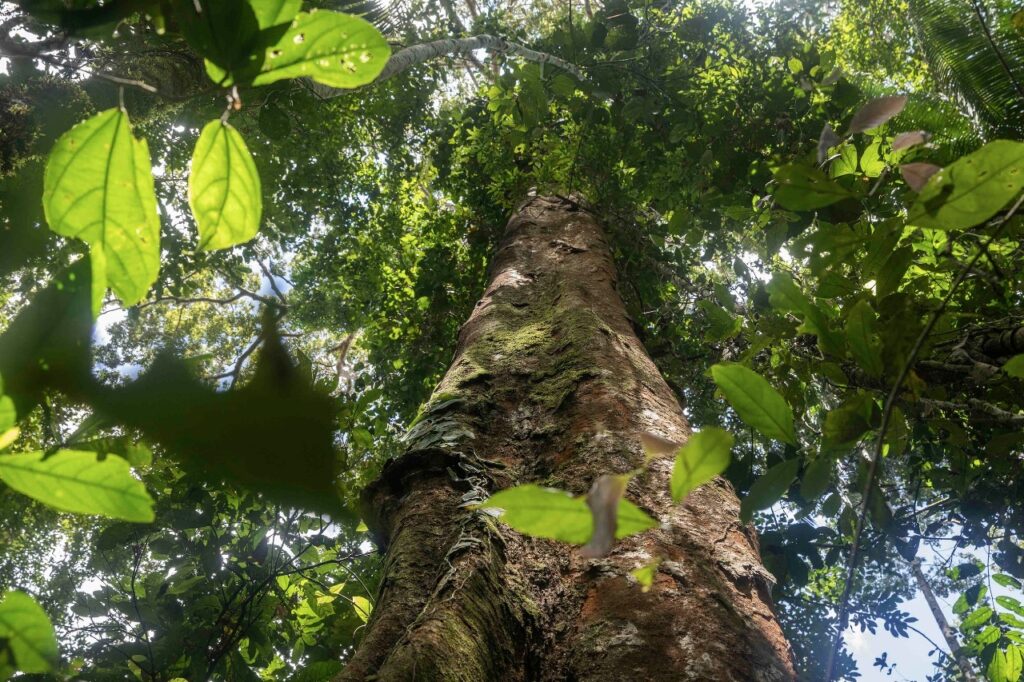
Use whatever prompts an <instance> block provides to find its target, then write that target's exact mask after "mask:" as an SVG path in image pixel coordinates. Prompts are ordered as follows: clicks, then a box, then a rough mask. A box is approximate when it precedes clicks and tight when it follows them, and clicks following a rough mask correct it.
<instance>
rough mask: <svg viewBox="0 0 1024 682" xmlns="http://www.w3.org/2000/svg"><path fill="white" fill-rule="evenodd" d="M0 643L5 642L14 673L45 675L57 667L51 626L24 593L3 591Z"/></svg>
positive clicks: (55, 644) (0, 611) (34, 601)
mask: <svg viewBox="0 0 1024 682" xmlns="http://www.w3.org/2000/svg"><path fill="white" fill-rule="evenodd" d="M0 640H7V649H9V650H10V652H11V653H12V654H14V666H15V669H16V670H19V671H21V672H24V673H46V672H50V671H51V670H53V668H54V666H56V665H57V637H56V635H55V634H54V631H53V625H52V624H50V619H49V617H48V616H47V615H46V611H43V607H41V606H40V605H39V604H38V603H36V600H35V599H33V598H32V597H30V596H28V595H27V594H25V593H24V592H17V591H12V592H7V593H6V594H4V597H3V599H2V600H0Z"/></svg>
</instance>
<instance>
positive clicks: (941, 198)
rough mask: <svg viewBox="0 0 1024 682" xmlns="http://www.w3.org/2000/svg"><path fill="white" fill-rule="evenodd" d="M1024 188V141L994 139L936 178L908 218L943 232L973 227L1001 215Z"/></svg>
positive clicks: (932, 179)
mask: <svg viewBox="0 0 1024 682" xmlns="http://www.w3.org/2000/svg"><path fill="white" fill-rule="evenodd" d="M1022 188H1024V142H1013V141H1011V140H994V141H992V142H989V143H988V144H987V145H985V146H984V147H982V148H981V149H979V150H978V151H976V152H974V153H972V154H968V155H967V156H964V157H962V158H960V159H957V160H956V161H954V162H953V163H951V164H950V165H948V166H946V167H945V168H943V169H942V170H940V171H938V172H937V173H935V175H933V176H932V177H931V178H930V179H929V180H928V183H927V184H926V185H925V186H924V189H922V190H921V194H920V195H918V197H917V201H915V202H914V203H913V205H912V206H911V207H910V212H909V214H908V216H907V219H908V221H909V222H910V223H911V224H912V225H919V226H921V227H931V228H935V229H939V230H957V229H964V228H968V227H973V226H975V225H977V224H979V223H982V222H984V221H986V220H988V219H989V218H991V217H992V216H994V215H995V214H996V213H998V212H999V211H1000V210H1002V208H1003V207H1004V206H1006V204H1007V202H1009V201H1010V199H1012V198H1013V197H1015V196H1016V195H1017V194H1018V193H1019V192H1020V191H1021V189H1022Z"/></svg>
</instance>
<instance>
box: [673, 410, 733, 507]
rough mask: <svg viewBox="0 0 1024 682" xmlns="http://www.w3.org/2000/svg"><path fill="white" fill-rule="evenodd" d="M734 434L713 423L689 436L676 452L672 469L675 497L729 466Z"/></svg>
mask: <svg viewBox="0 0 1024 682" xmlns="http://www.w3.org/2000/svg"><path fill="white" fill-rule="evenodd" d="M732 440H733V439H732V434H731V433H729V432H728V431H725V430H723V429H719V428H716V427H714V426H707V427H704V428H703V429H702V430H701V431H699V432H698V433H695V434H693V435H692V436H690V440H688V441H687V442H686V445H684V446H683V447H681V448H680V449H679V452H678V453H676V463H675V467H673V469H672V500H673V501H675V502H679V501H680V500H682V499H683V498H685V497H686V496H687V495H689V494H690V492H691V491H692V490H694V489H695V488H697V486H699V485H702V484H704V483H707V482H708V481H710V480H711V479H712V478H714V477H715V476H717V475H718V474H720V473H722V472H723V471H725V468H726V467H727V466H729V459H730V454H729V453H730V451H731V450H732Z"/></svg>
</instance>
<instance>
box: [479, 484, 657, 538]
mask: <svg viewBox="0 0 1024 682" xmlns="http://www.w3.org/2000/svg"><path fill="white" fill-rule="evenodd" d="M480 507H481V508H483V509H500V510H502V512H501V520H502V521H504V522H505V523H506V524H508V525H509V526H511V527H513V528H515V529H516V530H517V531H519V532H520V533H525V534H526V535H532V536H534V537H538V538H549V539H551V540H560V541H562V542H569V543H572V544H574V545H582V544H585V543H586V542H587V541H589V540H590V536H591V535H592V534H593V532H594V522H593V517H592V514H591V513H590V509H589V508H588V507H587V501H586V498H585V497H573V496H572V495H570V494H569V493H567V492H565V491H564V490H556V489H555V488H545V487H542V486H539V485H534V484H532V483H528V484H526V485H520V486H516V487H514V488H507V489H505V490H502V491H500V492H497V493H495V494H494V495H491V497H490V498H488V499H487V500H486V501H485V502H483V503H481V504H480ZM657 525H658V523H657V521H655V520H654V519H652V518H651V517H650V516H648V515H647V514H646V513H645V512H644V511H643V510H641V509H640V508H639V507H637V506H636V505H635V504H632V503H631V502H629V500H620V501H619V511H618V523H617V525H616V531H615V537H616V538H618V539H622V538H624V537H626V536H629V535H632V534H634V533H640V532H642V531H645V530H647V529H648V528H654V527H655V526H657Z"/></svg>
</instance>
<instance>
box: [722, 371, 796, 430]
mask: <svg viewBox="0 0 1024 682" xmlns="http://www.w3.org/2000/svg"><path fill="white" fill-rule="evenodd" d="M711 376H712V377H713V378H714V380H715V383H716V384H717V385H718V389H719V390H720V391H721V392H722V395H724V396H725V399H726V400H728V401H729V404H730V405H732V407H733V409H734V410H736V414H738V415H739V417H740V419H742V420H743V421H744V422H746V423H747V424H749V425H750V426H753V427H754V428H755V429H757V430H758V431H760V432H761V433H763V434H764V435H766V436H768V437H769V438H774V439H776V440H780V441H782V442H783V443H789V444H790V445H796V444H797V441H796V432H795V431H794V430H793V410H792V409H790V407H789V405H788V404H787V403H786V400H785V398H783V397H782V396H781V395H780V394H779V392H778V391H776V390H775V389H774V388H772V386H771V384H769V383H768V382H767V381H765V379H764V377H762V376H761V375H760V374H758V373H757V372H754V371H753V370H750V369H747V368H746V367H744V366H743V365H735V364H718V365H714V366H712V367H711Z"/></svg>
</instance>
